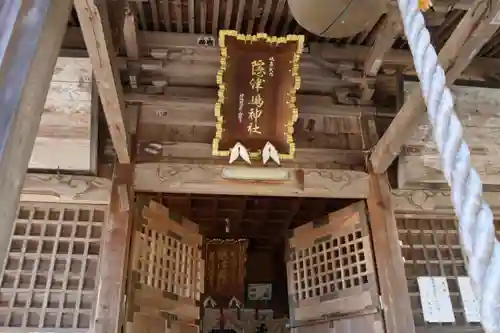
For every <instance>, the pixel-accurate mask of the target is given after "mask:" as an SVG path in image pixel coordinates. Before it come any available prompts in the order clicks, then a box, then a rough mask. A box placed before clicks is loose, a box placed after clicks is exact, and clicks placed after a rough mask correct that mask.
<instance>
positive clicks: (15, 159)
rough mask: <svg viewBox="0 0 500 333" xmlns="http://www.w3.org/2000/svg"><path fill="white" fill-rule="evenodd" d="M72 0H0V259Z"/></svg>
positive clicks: (2, 256)
mask: <svg viewBox="0 0 500 333" xmlns="http://www.w3.org/2000/svg"><path fill="white" fill-rule="evenodd" d="M72 2H73V1H71V0H57V1H52V0H23V1H20V0H3V1H0V198H2V200H0V228H1V230H2V232H0V262H3V261H4V259H5V254H6V250H7V244H8V243H9V238H10V231H11V229H12V226H13V224H14V219H15V215H16V210H17V206H18V201H19V195H20V192H21V188H22V185H23V182H24V177H25V175H26V170H27V169H28V162H29V159H30V157H31V152H32V150H33V145H34V143H35V137H36V135H37V132H38V126H39V124H40V118H41V115H42V111H43V106H44V104H45V99H46V97H47V92H48V90H49V85H50V81H51V78H52V72H53V70H54V66H55V64H56V60H57V56H58V54H59V50H60V48H61V44H62V40H63V37H64V34H65V33H66V25H67V22H68V17H69V13H70V9H71V4H72Z"/></svg>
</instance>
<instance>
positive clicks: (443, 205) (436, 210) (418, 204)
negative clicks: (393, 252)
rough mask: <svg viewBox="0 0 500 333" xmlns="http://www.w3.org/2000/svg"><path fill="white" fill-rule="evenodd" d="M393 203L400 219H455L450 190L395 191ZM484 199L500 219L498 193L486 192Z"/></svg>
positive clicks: (393, 192)
mask: <svg viewBox="0 0 500 333" xmlns="http://www.w3.org/2000/svg"><path fill="white" fill-rule="evenodd" d="M392 195H393V198H392V203H393V207H394V211H395V212H396V215H397V216H398V217H400V218H414V219H426V218H438V217H441V216H442V217H447V218H455V212H454V210H453V205H452V203H451V196H450V191H449V190H429V189H394V190H392ZM483 199H484V200H485V201H486V202H487V203H489V204H490V208H491V209H492V211H493V215H494V216H495V218H499V217H500V202H499V201H498V192H484V193H483Z"/></svg>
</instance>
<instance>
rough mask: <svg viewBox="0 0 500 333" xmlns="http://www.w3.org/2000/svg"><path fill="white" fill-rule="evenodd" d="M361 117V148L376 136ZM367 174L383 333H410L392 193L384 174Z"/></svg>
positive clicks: (370, 124)
mask: <svg viewBox="0 0 500 333" xmlns="http://www.w3.org/2000/svg"><path fill="white" fill-rule="evenodd" d="M366 118H368V117H361V121H362V124H361V126H362V130H363V139H364V140H363V141H364V144H365V148H371V147H373V145H374V144H376V142H377V139H378V135H377V131H376V127H375V120H373V119H369V118H368V119H366ZM367 168H368V171H369V173H370V180H369V192H368V198H367V204H368V216H369V220H370V229H371V233H372V241H373V252H374V256H375V263H376V266H377V275H378V280H379V287H380V294H381V301H382V308H383V311H384V323H385V331H386V332H387V333H399V332H405V333H414V332H415V323H414V321H413V313H412V309H411V303H410V296H409V293H408V286H407V279H406V273H405V268H404V261H403V256H402V253H401V248H400V245H399V244H400V242H399V235H398V230H397V225H396V217H395V215H394V209H393V206H392V193H391V188H390V185H389V180H388V177H387V174H386V173H384V174H376V173H374V172H373V169H372V167H371V164H370V161H369V160H368V161H367Z"/></svg>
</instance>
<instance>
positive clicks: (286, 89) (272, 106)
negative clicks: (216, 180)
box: [213, 30, 304, 158]
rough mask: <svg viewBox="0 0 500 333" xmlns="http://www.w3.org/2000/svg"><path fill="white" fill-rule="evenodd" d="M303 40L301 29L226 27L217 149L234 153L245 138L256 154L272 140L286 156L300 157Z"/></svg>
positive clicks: (219, 77)
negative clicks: (277, 33) (279, 33)
mask: <svg viewBox="0 0 500 333" xmlns="http://www.w3.org/2000/svg"><path fill="white" fill-rule="evenodd" d="M303 40H304V37H303V36H298V35H289V36H286V37H269V36H267V35H266V34H257V35H254V36H250V35H240V34H238V33H237V32H236V31H228V30H223V31H221V32H220V35H219V44H220V50H221V66H220V70H219V73H218V75H217V84H218V86H219V92H218V100H217V103H216V106H215V116H216V118H217V131H216V135H215V138H214V142H213V155H216V156H228V155H229V154H230V150H231V149H232V148H233V147H234V146H235V145H236V144H237V143H240V144H242V145H243V146H244V147H245V148H246V150H247V151H248V152H249V154H250V156H251V157H259V156H260V154H261V152H262V149H263V148H264V146H265V145H266V143H267V142H270V143H271V144H272V145H273V146H274V147H275V148H276V150H277V151H278V152H279V153H280V157H281V158H293V157H294V153H295V144H294V142H293V126H294V123H295V122H296V120H297V118H298V110H297V107H296V103H295V101H296V92H297V90H298V89H299V87H300V77H299V60H300V54H301V53H302V49H303Z"/></svg>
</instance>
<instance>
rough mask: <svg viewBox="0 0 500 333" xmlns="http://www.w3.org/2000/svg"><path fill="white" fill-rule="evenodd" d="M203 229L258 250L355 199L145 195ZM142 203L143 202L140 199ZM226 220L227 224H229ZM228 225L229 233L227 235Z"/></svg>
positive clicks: (144, 195) (206, 233)
mask: <svg viewBox="0 0 500 333" xmlns="http://www.w3.org/2000/svg"><path fill="white" fill-rule="evenodd" d="M138 196H139V197H143V198H148V199H153V200H155V201H157V202H159V203H161V204H163V205H165V206H166V207H168V208H169V209H171V210H172V212H173V213H174V214H179V215H182V216H184V217H186V218H188V219H190V220H192V221H194V222H196V223H197V224H198V225H199V226H200V232H201V233H202V234H203V235H204V236H206V237H209V238H249V239H250V241H251V243H252V244H253V245H254V246H256V247H260V248H263V247H268V246H273V245H276V244H280V243H281V242H283V241H284V239H285V237H286V235H287V230H288V229H293V228H295V227H298V226H300V225H302V224H304V223H307V222H310V221H312V220H314V219H317V218H321V217H323V216H325V215H327V214H328V213H331V212H333V211H336V210H338V209H341V208H344V207H346V206H348V205H349V204H351V203H354V202H355V200H339V199H325V198H292V197H265V196H262V197H254V196H231V195H217V196H215V195H192V194H169V193H162V194H157V193H154V194H152V193H142V194H138ZM139 200H142V199H139ZM226 219H227V223H228V224H226ZM226 225H228V227H229V232H226Z"/></svg>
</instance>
